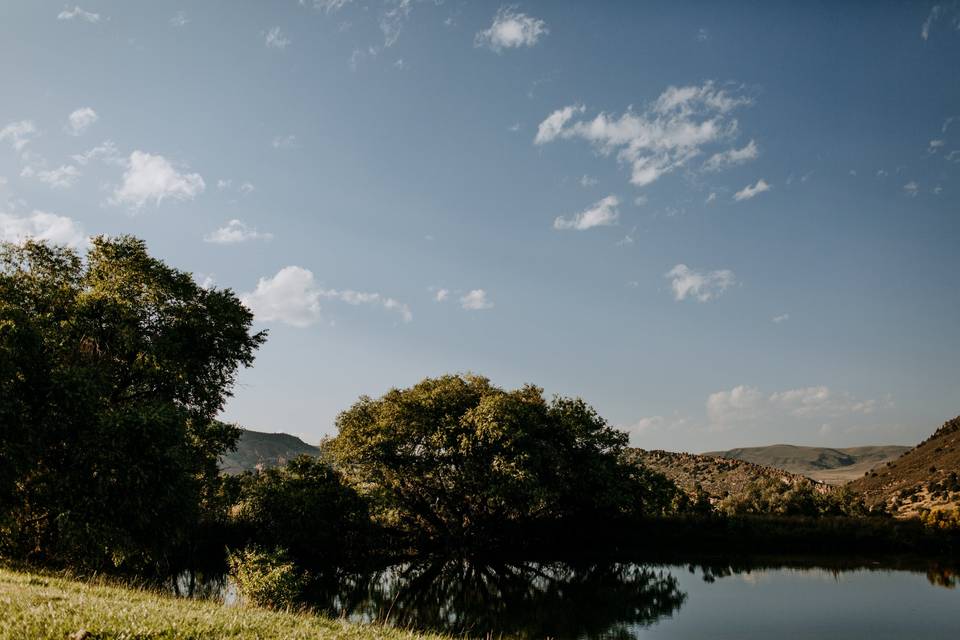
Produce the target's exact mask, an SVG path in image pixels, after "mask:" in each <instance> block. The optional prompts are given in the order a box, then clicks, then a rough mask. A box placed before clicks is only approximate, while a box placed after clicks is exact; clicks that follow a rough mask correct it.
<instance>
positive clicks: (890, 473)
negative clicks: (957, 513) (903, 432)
mask: <svg viewBox="0 0 960 640" xmlns="http://www.w3.org/2000/svg"><path fill="white" fill-rule="evenodd" d="M958 476H960V417H956V418H954V419H953V420H950V421H948V422H946V423H945V424H944V425H943V426H942V427H940V428H939V429H937V431H936V433H934V434H933V435H932V436H930V437H929V438H927V439H926V440H924V441H923V442H921V443H920V444H919V445H917V446H916V447H914V448H913V449H910V450H909V451H907V452H906V453H904V454H903V455H902V456H900V457H899V458H897V459H896V460H894V461H891V462H888V463H886V464H885V465H883V466H882V467H878V468H877V469H874V470H873V471H870V472H869V473H867V475H865V476H863V477H861V478H859V479H858V480H854V481H853V482H851V483H850V485H849V486H850V488H851V489H854V490H855V491H859V492H861V493H862V494H863V495H864V498H865V499H866V501H867V504H879V503H881V502H882V503H886V504H887V506H888V508H889V509H890V511H891V512H892V513H894V514H896V515H897V516H900V517H908V516H913V515H916V514H917V513H919V512H920V511H921V510H924V509H942V508H957V507H960V478H958Z"/></svg>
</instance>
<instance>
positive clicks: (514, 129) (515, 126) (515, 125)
mask: <svg viewBox="0 0 960 640" xmlns="http://www.w3.org/2000/svg"><path fill="white" fill-rule="evenodd" d="M507 130H508V131H511V132H513V133H516V132H517V131H520V123H519V122H514V123H513V124H512V125H510V126H509V127H507Z"/></svg>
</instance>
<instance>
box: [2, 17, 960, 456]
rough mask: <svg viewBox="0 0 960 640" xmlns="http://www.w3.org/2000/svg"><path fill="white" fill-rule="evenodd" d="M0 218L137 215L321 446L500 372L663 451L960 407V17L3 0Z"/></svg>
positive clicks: (259, 406) (16, 228)
mask: <svg viewBox="0 0 960 640" xmlns="http://www.w3.org/2000/svg"><path fill="white" fill-rule="evenodd" d="M0 39H2V40H0V41H2V42H3V55H2V56H0V73H2V77H3V78H4V83H3V86H4V92H3V100H0V237H3V238H4V239H7V240H14V241H17V240H20V239H22V238H23V237H25V236H27V235H33V236H38V237H42V238H47V239H51V240H54V241H57V242H64V243H70V244H72V245H74V246H77V247H79V248H81V249H82V248H83V247H84V246H85V243H86V238H87V237H88V235H90V234H98V233H107V234H119V233H132V234H135V235H137V236H140V237H142V238H144V239H145V240H146V241H147V242H148V244H149V246H150V249H151V251H152V252H154V253H155V254H156V255H158V256H160V257H162V258H163V259H165V260H167V261H169V262H170V263H171V264H174V265H176V266H178V267H180V268H183V269H186V270H189V271H192V272H193V273H195V274H196V276H197V278H198V279H199V280H201V281H203V282H207V283H209V285H208V286H217V287H230V288H232V289H233V290H235V291H236V292H238V293H239V294H241V295H242V296H243V299H244V301H245V302H246V303H247V304H248V305H249V306H250V307H251V308H252V309H253V310H254V312H255V314H256V316H257V319H258V325H261V326H263V327H265V328H268V329H269V330H270V339H269V341H268V342H267V344H266V345H265V346H264V347H263V348H262V349H261V351H260V353H259V356H258V359H257V362H256V365H255V366H254V368H253V369H251V370H248V371H245V372H244V373H243V374H242V376H241V378H240V384H239V385H238V387H237V388H236V390H235V397H234V398H232V399H231V401H230V402H229V404H228V406H227V408H226V411H225V413H224V417H225V418H226V419H228V420H232V421H237V422H239V423H241V424H243V425H245V426H248V427H250V428H254V429H260V430H267V431H288V432H291V433H296V434H298V435H300V436H302V437H304V438H305V439H307V440H309V441H317V440H319V439H320V438H321V437H322V436H323V435H324V434H329V433H332V431H333V421H334V419H335V416H336V414H337V413H338V412H339V411H341V410H343V409H345V408H347V407H348V406H349V405H350V404H351V403H352V402H353V401H354V400H355V399H356V398H357V397H358V396H359V395H361V394H369V395H379V394H381V393H383V392H384V391H386V390H387V389H388V388H390V387H392V386H407V385H410V384H413V383H415V382H416V381H418V380H419V379H421V378H423V377H425V376H432V375H439V374H442V373H445V372H465V371H472V372H476V373H481V374H484V375H487V376H489V377H490V378H492V379H493V380H494V381H495V382H496V383H498V384H500V385H502V386H505V387H514V386H518V385H520V384H523V383H525V382H534V383H537V384H539V385H541V386H543V387H544V388H545V389H546V391H547V392H548V393H560V394H564V395H580V396H582V397H583V398H585V399H586V400H587V401H588V402H590V403H591V404H593V405H594V406H595V407H596V408H597V409H598V411H599V412H600V413H601V414H602V415H603V416H605V417H606V418H607V419H608V420H609V421H610V422H611V423H613V424H615V425H618V426H620V427H622V428H624V429H627V430H629V431H630V433H631V438H632V441H633V442H634V444H637V445H640V446H645V447H649V448H654V447H656V448H668V449H678V450H690V451H703V450H708V449H715V448H720V447H723V448H726V447H733V446H745V445H759V444H769V443H774V442H792V443H797V444H817V445H836V446H840V445H855V444H871V443H887V442H890V443H904V444H910V443H914V442H916V441H918V440H920V439H922V438H923V437H925V436H926V435H927V434H928V433H930V432H932V431H933V429H934V428H936V426H938V425H939V424H940V423H941V422H943V421H944V420H945V419H947V418H950V417H952V416H954V415H956V414H957V413H960V402H958V400H960V374H958V368H957V362H960V331H958V327H960V279H958V274H960V252H958V251H957V243H958V240H960V180H958V179H960V5H958V4H957V3H941V4H933V3H923V2H879V3H878V2H864V3H854V2H849V3H828V2H823V3H786V2H782V3H780V2H763V3H760V2H740V3H734V2H702V3H701V2H690V3H675V2H642V3H641V2H609V3H574V2H524V3H520V4H501V3H497V2H493V3H488V2H469V3H468V2H457V1H455V0H446V1H443V2H441V1H433V0H423V1H417V0H385V1H384V0H315V1H314V0H307V1H306V2H297V1H296V0H288V1H285V2H281V1H277V2H226V1H224V2H216V1H209V2H203V3H165V2H149V3H148V2H104V1H96V0H83V2H82V3H81V4H79V5H77V4H73V3H72V2H71V3H70V4H66V5H65V4H63V3H61V2H40V1H37V2H7V3H4V5H3V6H2V7H0Z"/></svg>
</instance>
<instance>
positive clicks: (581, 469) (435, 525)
mask: <svg viewBox="0 0 960 640" xmlns="http://www.w3.org/2000/svg"><path fill="white" fill-rule="evenodd" d="M337 427H338V429H339V434H338V436H337V438H336V439H335V440H334V441H333V442H332V443H330V444H329V447H328V448H329V453H330V455H331V456H332V457H333V459H334V460H335V462H336V464H337V465H338V467H339V468H340V469H342V470H343V471H344V473H345V475H346V477H347V479H348V480H349V481H350V482H351V483H352V484H353V485H354V486H355V487H357V489H358V490H359V491H360V492H361V493H362V494H364V495H366V496H368V497H370V498H371V500H372V501H373V504H374V508H375V510H376V515H377V516H378V518H379V519H380V520H381V522H384V523H385V524H388V525H391V526H395V527H397V528H399V529H400V530H402V531H405V532H408V533H414V534H416V535H417V536H418V537H419V538H420V542H421V543H423V544H429V545H440V546H472V547H473V546H478V545H483V546H487V545H497V544H498V543H500V542H502V540H501V538H503V537H504V536H505V535H507V532H509V531H514V530H517V529H518V528H522V527H523V526H524V525H527V524H530V523H533V522H541V523H542V522H545V521H546V522H559V521H564V522H590V523H594V524H596V523H598V522H602V521H603V520H609V519H611V518H621V517H625V516H633V515H637V514H641V513H650V512H661V511H663V510H664V509H666V508H667V507H668V505H669V504H670V501H671V500H672V498H673V491H675V487H674V486H673V485H672V483H669V481H666V480H665V479H664V478H662V476H657V475H654V474H651V473H649V472H647V471H646V470H645V469H644V468H643V467H640V466H636V465H629V464H627V463H626V462H624V461H623V459H622V454H623V450H624V447H625V446H626V443H627V435H626V434H624V433H621V432H619V431H616V430H614V429H612V428H610V427H609V426H608V425H607V423H606V421H605V420H604V419H603V418H601V417H600V416H598V415H597V413H596V412H595V411H594V410H593V409H592V408H591V407H589V406H588V405H587V404H586V403H585V402H583V400H580V399H579V398H578V399H570V398H559V397H557V398H554V399H553V400H551V401H549V402H548V401H547V400H545V399H544V397H543V391H542V390H541V389H540V388H538V387H535V386H532V385H527V386H524V387H522V388H520V389H516V390H514V391H504V390H502V389H500V388H498V387H495V386H493V385H492V384H491V383H490V381H489V380H487V379H486V378H483V377H479V376H473V375H466V376H459V375H447V376H443V377H440V378H434V379H431V378H428V379H425V380H423V381H422V382H420V383H418V384H417V385H415V386H414V387H411V388H408V389H394V390H391V391H390V392H388V393H387V394H386V395H384V396H383V397H382V398H379V399H376V400H375V399H372V398H369V397H366V396H364V397H361V398H360V400H359V401H358V402H357V403H356V404H354V405H353V407H351V408H350V409H348V410H347V411H344V412H343V413H341V414H340V415H339V416H338V418H337Z"/></svg>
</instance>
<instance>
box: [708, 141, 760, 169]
mask: <svg viewBox="0 0 960 640" xmlns="http://www.w3.org/2000/svg"><path fill="white" fill-rule="evenodd" d="M759 156H760V147H758V146H757V143H756V141H754V140H751V141H750V142H749V143H747V146H745V147H743V148H741V149H728V150H726V151H721V152H719V153H715V154H713V155H712V156H710V158H709V159H708V160H707V161H706V162H705V163H703V170H704V171H722V170H723V169H727V168H729V167H734V166H736V165H738V164H743V163H745V162H749V161H750V160H756V159H757V158H758V157H759Z"/></svg>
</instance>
